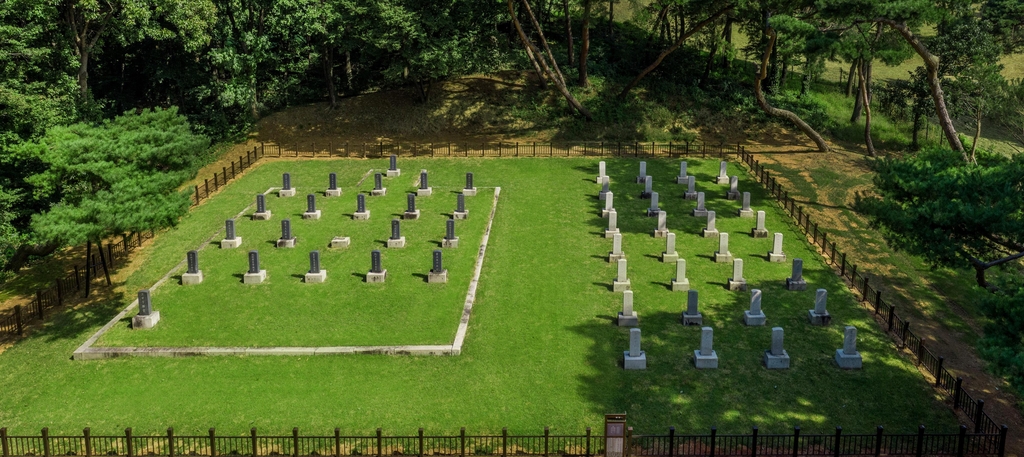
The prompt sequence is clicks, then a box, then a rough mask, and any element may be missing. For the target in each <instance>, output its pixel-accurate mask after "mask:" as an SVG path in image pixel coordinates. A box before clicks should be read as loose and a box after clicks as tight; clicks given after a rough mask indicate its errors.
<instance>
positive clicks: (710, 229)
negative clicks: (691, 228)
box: [701, 211, 718, 238]
mask: <svg viewBox="0 0 1024 457" xmlns="http://www.w3.org/2000/svg"><path fill="white" fill-rule="evenodd" d="M715 218H716V215H715V212H714V211H708V225H707V227H704V229H703V230H701V235H703V236H704V238H718V229H717V228H715Z"/></svg>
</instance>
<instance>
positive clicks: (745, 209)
mask: <svg viewBox="0 0 1024 457" xmlns="http://www.w3.org/2000/svg"><path fill="white" fill-rule="evenodd" d="M739 215H740V217H754V210H752V209H750V192H744V193H743V206H742V207H740V210H739Z"/></svg>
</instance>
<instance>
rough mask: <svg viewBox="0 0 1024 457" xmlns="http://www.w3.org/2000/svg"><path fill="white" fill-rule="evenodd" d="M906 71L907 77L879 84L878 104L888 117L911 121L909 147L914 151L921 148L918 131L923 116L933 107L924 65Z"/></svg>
mask: <svg viewBox="0 0 1024 457" xmlns="http://www.w3.org/2000/svg"><path fill="white" fill-rule="evenodd" d="M908 73H909V78H908V79H890V80H887V81H885V82H883V83H882V84H881V86H880V87H879V89H878V92H879V105H881V108H882V109H883V110H884V111H885V112H886V114H888V115H889V117H891V118H893V119H895V120H900V121H910V122H911V124H912V125H913V127H912V128H911V129H912V130H913V133H912V136H911V141H910V148H911V149H912V150H915V151H916V150H918V149H920V148H921V143H920V133H921V126H922V124H923V123H924V117H925V115H927V114H928V112H929V111H934V109H933V108H932V103H933V102H932V96H931V90H930V89H929V88H928V81H927V75H926V74H925V69H924V67H917V69H915V70H914V71H911V72H908Z"/></svg>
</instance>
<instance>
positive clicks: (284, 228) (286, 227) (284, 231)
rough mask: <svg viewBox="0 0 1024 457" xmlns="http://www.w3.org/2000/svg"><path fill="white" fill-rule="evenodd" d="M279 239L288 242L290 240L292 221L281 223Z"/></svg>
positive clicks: (286, 220) (287, 220)
mask: <svg viewBox="0 0 1024 457" xmlns="http://www.w3.org/2000/svg"><path fill="white" fill-rule="evenodd" d="M281 239H282V240H290V239H292V221H291V219H285V220H283V221H281Z"/></svg>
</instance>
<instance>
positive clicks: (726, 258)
mask: <svg viewBox="0 0 1024 457" xmlns="http://www.w3.org/2000/svg"><path fill="white" fill-rule="evenodd" d="M715 263H732V252H726V253H725V254H722V253H720V252H718V251H715Z"/></svg>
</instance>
